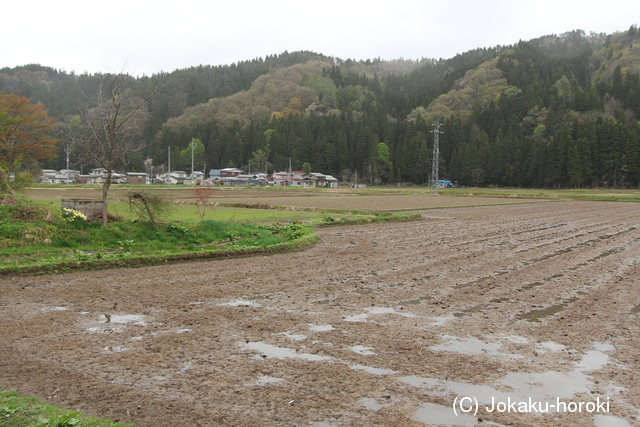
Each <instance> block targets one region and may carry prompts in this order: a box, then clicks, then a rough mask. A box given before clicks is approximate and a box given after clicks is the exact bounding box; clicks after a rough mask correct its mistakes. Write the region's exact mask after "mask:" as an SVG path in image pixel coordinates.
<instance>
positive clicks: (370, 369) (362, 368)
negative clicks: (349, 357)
mask: <svg viewBox="0 0 640 427" xmlns="http://www.w3.org/2000/svg"><path fill="white" fill-rule="evenodd" d="M349 367H350V368H351V369H355V370H358V371H365V372H366V373H368V374H372V375H393V374H397V373H398V371H394V370H392V369H382V368H374V367H372V366H365V365H349Z"/></svg>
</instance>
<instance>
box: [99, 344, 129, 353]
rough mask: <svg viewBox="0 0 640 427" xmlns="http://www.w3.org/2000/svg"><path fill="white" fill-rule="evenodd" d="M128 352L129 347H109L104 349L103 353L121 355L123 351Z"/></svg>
mask: <svg viewBox="0 0 640 427" xmlns="http://www.w3.org/2000/svg"><path fill="white" fill-rule="evenodd" d="M126 350H128V348H127V347H123V346H119V345H108V346H106V347H105V348H103V349H102V352H103V353H120V352H122V351H126Z"/></svg>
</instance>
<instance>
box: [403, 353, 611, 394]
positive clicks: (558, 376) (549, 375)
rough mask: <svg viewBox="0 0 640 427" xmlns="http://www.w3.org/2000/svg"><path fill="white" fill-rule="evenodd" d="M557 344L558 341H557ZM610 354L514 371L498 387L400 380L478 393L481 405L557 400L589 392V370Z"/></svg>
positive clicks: (431, 390)
mask: <svg viewBox="0 0 640 427" xmlns="http://www.w3.org/2000/svg"><path fill="white" fill-rule="evenodd" d="M554 344H555V343H554ZM596 346H597V347H599V348H610V347H609V346H608V345H607V344H602V343H596V344H594V347H596ZM607 363H608V356H607V355H606V354H604V353H602V352H601V351H599V350H592V351H589V352H587V353H586V354H585V355H584V356H583V358H582V359H581V360H580V361H578V362H576V363H575V364H574V370H573V371H570V372H556V371H548V372H533V373H531V372H510V373H508V374H506V375H505V376H504V377H503V378H502V379H500V380H498V381H495V384H496V387H497V388H494V387H491V386H487V385H477V384H467V383H461V382H456V381H448V380H439V379H435V378H422V377H417V376H405V377H400V378H397V379H398V381H400V382H403V383H405V384H409V385H412V386H414V387H418V388H422V389H426V390H427V394H428V395H432V396H441V397H445V398H451V397H452V396H474V397H475V398H476V399H477V400H478V403H479V404H482V405H491V404H492V402H493V401H495V402H507V401H508V400H509V399H511V401H518V402H521V401H528V400H529V399H531V400H532V401H535V402H550V403H552V404H553V403H555V400H556V399H572V398H574V396H576V395H578V394H584V393H589V392H590V390H591V389H592V387H593V378H592V377H591V376H589V375H587V374H586V373H585V372H589V371H593V370H597V369H601V368H603V367H604V366H605V365H606V364H607ZM623 390H624V388H622V387H618V386H614V385H609V386H606V390H605V393H606V394H614V393H620V392H621V391H623Z"/></svg>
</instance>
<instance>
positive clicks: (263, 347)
mask: <svg viewBox="0 0 640 427" xmlns="http://www.w3.org/2000/svg"><path fill="white" fill-rule="evenodd" d="M241 344H242V345H243V346H244V348H246V349H248V350H254V351H258V352H260V356H256V357H255V358H256V359H259V360H262V359H265V358H269V357H271V358H274V359H304V360H309V361H314V362H319V361H324V360H331V357H328V356H320V355H317V354H307V353H297V352H296V350H294V349H291V348H285V347H278V346H275V345H271V344H266V343H263V342H250V343H241Z"/></svg>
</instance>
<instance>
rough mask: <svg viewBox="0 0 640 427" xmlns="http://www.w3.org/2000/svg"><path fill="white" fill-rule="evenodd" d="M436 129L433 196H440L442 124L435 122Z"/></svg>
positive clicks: (434, 134)
mask: <svg viewBox="0 0 640 427" xmlns="http://www.w3.org/2000/svg"><path fill="white" fill-rule="evenodd" d="M433 126H434V129H433V130H432V131H431V132H433V163H432V166H431V195H433V196H437V195H438V180H439V173H440V171H439V165H438V160H439V159H440V143H439V139H440V138H439V137H440V133H441V132H440V122H435V123H434V124H433Z"/></svg>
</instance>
